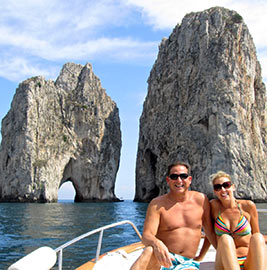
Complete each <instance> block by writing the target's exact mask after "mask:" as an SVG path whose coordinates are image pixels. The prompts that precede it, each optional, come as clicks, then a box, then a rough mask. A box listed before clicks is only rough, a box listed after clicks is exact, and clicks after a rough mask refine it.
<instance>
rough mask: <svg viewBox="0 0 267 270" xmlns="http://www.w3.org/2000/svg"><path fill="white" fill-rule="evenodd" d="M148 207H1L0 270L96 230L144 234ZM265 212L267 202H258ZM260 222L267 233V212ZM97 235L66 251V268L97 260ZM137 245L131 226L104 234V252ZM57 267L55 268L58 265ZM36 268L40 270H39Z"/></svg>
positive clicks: (70, 203)
mask: <svg viewBox="0 0 267 270" xmlns="http://www.w3.org/2000/svg"><path fill="white" fill-rule="evenodd" d="M147 206H148V204H147V203H140V202H133V201H131V200H125V201H123V202H112V203H111V202H101V203H74V202H73V201H67V200H66V201H59V202H58V203H47V204H38V203H0V270H6V269H7V268H8V267H9V266H10V265H11V264H13V263H14V262H15V261H17V260H18V259H20V258H21V257H23V256H25V255H27V254H29V253H30V252H32V251H33V250H35V249H37V248H39V247H42V246H49V247H51V248H57V247H59V246H61V245H62V244H64V243H66V242H68V241H70V240H71V239H73V238H75V237H77V236H79V235H81V234H84V233H86V232H88V231H91V230H94V229H96V228H98V227H101V226H105V225H108V224H110V223H114V222H119V221H123V220H130V221H131V222H133V223H134V224H135V226H136V227H137V229H138V230H139V231H140V233H142V230H143V223H144V219H145V213H146V209H147ZM256 206H257V208H258V209H265V210H267V203H263V204H256ZM259 224H260V229H261V232H262V233H263V234H267V212H266V211H265V212H263V211H262V210H260V212H259ZM98 236H99V235H94V236H91V237H88V238H86V239H83V240H81V241H79V242H77V243H75V244H74V245H72V246H70V247H67V248H66V249H64V252H63V270H65V269H72V270H73V269H75V268H77V267H78V266H80V265H81V264H83V263H85V262H87V261H88V260H90V259H92V258H94V257H95V254H96V248H97V242H98ZM136 241H139V238H138V236H137V234H136V232H135V231H134V230H133V229H132V227H131V226H130V225H128V224H126V225H121V226H119V227H116V228H113V229H109V230H107V231H104V234H103V243H102V249H101V253H104V252H107V251H109V250H113V249H116V248H118V247H120V246H124V245H127V244H130V243H134V242H136ZM53 269H55V270H56V269H57V266H55V267H54V268H53ZM36 270H38V269H36Z"/></svg>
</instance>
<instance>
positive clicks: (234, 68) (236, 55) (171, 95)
mask: <svg viewBox="0 0 267 270" xmlns="http://www.w3.org/2000/svg"><path fill="white" fill-rule="evenodd" d="M266 120H267V112H266V88H265V85H264V83H263V81H262V77H261V67H260V63H259V62H258V60H257V56H256V49H255V46H254V43H253V40H252V37H251V35H250V33H249V30H248V28H247V26H246V24H245V23H244V21H243V18H242V17H241V16H240V15H239V14H238V13H237V12H235V11H231V10H227V9H225V8H220V7H215V8H211V9H208V10H205V11H203V12H198V13H190V14H188V15H186V16H185V17H184V19H183V21H182V23H181V24H180V25H177V26H176V27H175V29H174V30H173V32H172V34H171V35H170V37H169V38H168V39H164V40H162V43H161V44H160V47H159V53H158V58H157V60H156V62H155V64H154V66H153V69H152V70H151V73H150V77H149V79H148V93H147V97H146V100H145V102H144V107H143V113H142V116H141V118H140V134H139V143H138V156H137V163H136V194H135V200H136V201H150V200H151V199H152V198H154V197H155V196H158V195H161V194H164V193H166V192H167V190H168V188H167V185H166V181H165V176H166V168H167V165H169V164H170V163H171V162H173V161H176V160H182V161H187V162H189V163H190V164H191V166H192V177H193V181H192V185H191V188H192V189H193V190H198V191H201V192H204V193H206V194H207V195H208V196H209V197H210V198H211V197H213V192H212V187H211V183H210V181H209V175H210V174H212V173H214V172H216V171H218V170H224V171H226V172H227V173H229V174H230V175H231V176H232V179H233V182H234V183H235V185H236V196H237V197H238V198H244V199H252V200H254V201H258V202H263V201H265V202H266V199H267V185H266V179H267V162H266V161H267V150H266V149H267V143H266V141H267V131H266V128H267V125H266Z"/></svg>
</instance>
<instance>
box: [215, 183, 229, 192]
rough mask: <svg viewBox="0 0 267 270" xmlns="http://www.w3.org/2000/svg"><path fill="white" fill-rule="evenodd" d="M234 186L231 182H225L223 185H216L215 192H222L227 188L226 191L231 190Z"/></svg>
mask: <svg viewBox="0 0 267 270" xmlns="http://www.w3.org/2000/svg"><path fill="white" fill-rule="evenodd" d="M231 186H232V183H231V182H230V181H229V182H224V183H222V184H215V185H213V189H214V190H215V191H219V190H221V189H222V188H223V187H224V188H225V189H228V188H230V187H231Z"/></svg>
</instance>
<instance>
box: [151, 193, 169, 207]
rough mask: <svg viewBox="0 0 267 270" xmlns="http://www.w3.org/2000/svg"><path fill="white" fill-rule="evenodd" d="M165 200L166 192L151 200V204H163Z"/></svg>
mask: <svg viewBox="0 0 267 270" xmlns="http://www.w3.org/2000/svg"><path fill="white" fill-rule="evenodd" d="M165 201H166V194H164V195H161V196H158V197H156V198H154V199H152V200H151V201H150V204H151V205H153V204H161V203H164V202H165Z"/></svg>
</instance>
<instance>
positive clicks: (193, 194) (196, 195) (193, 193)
mask: <svg viewBox="0 0 267 270" xmlns="http://www.w3.org/2000/svg"><path fill="white" fill-rule="evenodd" d="M188 192H189V194H190V197H191V198H194V199H196V200H201V201H204V200H206V199H207V196H206V195H205V194H204V193H202V192H199V191H194V190H190V191H188Z"/></svg>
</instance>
